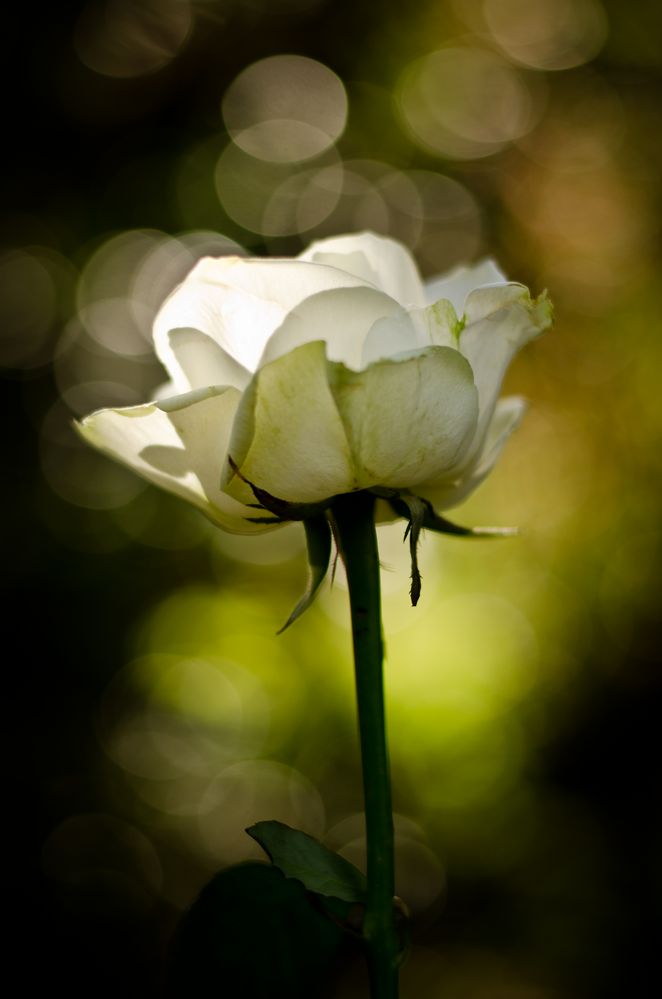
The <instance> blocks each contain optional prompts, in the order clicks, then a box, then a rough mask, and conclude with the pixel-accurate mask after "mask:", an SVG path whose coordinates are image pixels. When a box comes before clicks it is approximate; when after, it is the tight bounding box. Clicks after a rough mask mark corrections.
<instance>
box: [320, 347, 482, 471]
mask: <svg viewBox="0 0 662 999" xmlns="http://www.w3.org/2000/svg"><path fill="white" fill-rule="evenodd" d="M331 368H332V369H333V374H332V388H333V394H334V396H335V398H336V401H337V404H338V409H339V411H340V414H341V416H342V419H343V422H344V424H345V427H346V431H347V437H348V439H349V443H350V447H351V451H352V455H353V458H354V464H355V466H356V470H357V475H358V479H359V485H360V486H361V487H362V488H370V487H373V486H385V487H388V488H394V489H399V488H407V487H412V486H415V485H416V483H418V482H425V481H428V480H429V479H432V478H437V477H439V476H441V475H443V474H444V473H448V472H449V471H450V470H451V469H453V468H454V467H455V466H456V465H457V462H458V460H459V459H461V457H462V454H463V452H464V450H465V448H466V446H467V444H468V442H469V441H471V439H472V437H473V434H474V431H475V427H476V419H477V413H478V402H477V395H476V389H475V386H474V383H473V377H472V373H471V368H470V367H469V365H468V363H467V362H466V360H465V359H464V358H463V357H462V356H461V354H460V353H459V352H458V351H457V350H454V349H452V348H451V347H427V348H425V349H423V350H417V351H413V352H411V353H410V354H409V355H408V356H407V355H401V356H400V357H399V358H391V359H387V360H383V361H377V362H375V363H374V364H371V365H370V366H369V367H368V368H366V369H365V370H364V371H359V372H355V371H349V370H348V369H347V368H345V367H343V365H340V364H334V365H331Z"/></svg>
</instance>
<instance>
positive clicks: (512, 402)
mask: <svg viewBox="0 0 662 999" xmlns="http://www.w3.org/2000/svg"><path fill="white" fill-rule="evenodd" d="M525 412H526V401H525V400H524V399H522V398H521V397H519V396H506V397H505V398H504V399H499V401H498V403H497V405H496V408H495V410H494V416H493V417H492V420H491V422H490V425H489V427H488V430H487V434H486V437H485V446H484V449H483V452H482V454H481V455H480V458H479V460H478V462H477V464H476V465H475V467H474V468H473V470H471V471H468V472H467V473H466V474H464V475H462V476H461V477H460V478H459V479H457V480H456V481H455V482H448V481H446V482H443V481H440V482H436V483H435V482H429V483H427V482H426V483H423V484H422V485H420V486H419V487H418V489H417V493H418V494H419V495H420V496H422V497H423V498H424V499H427V500H430V502H431V503H432V505H433V507H434V508H435V510H449V509H451V507H454V506H457V505H458V503H461V502H462V501H463V500H465V499H466V498H467V496H469V495H470V493H472V492H473V491H474V489H477V488H478V486H479V485H480V484H481V482H482V481H483V479H485V478H486V477H487V475H488V474H489V473H490V472H491V471H492V468H493V467H494V465H495V464H496V461H497V459H498V458H499V455H500V454H501V452H502V450H503V448H504V445H505V444H506V441H507V440H508V438H509V437H510V435H511V434H512V432H513V431H514V430H516V429H517V427H518V426H519V424H520V423H521V421H522V418H523V416H524V414H525Z"/></svg>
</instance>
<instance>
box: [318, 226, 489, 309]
mask: <svg viewBox="0 0 662 999" xmlns="http://www.w3.org/2000/svg"><path fill="white" fill-rule="evenodd" d="M299 259H300V260H310V261H313V262H314V263H317V264H329V265H331V266H332V267H338V268H340V269H341V270H344V271H347V272H348V273H350V274H355V275H356V276H357V277H359V278H362V279H363V280H364V281H368V282H370V283H371V284H374V285H375V287H377V288H379V289H381V290H382V291H385V292H387V293H388V294H389V295H391V296H392V297H393V298H395V299H397V301H398V302H400V304H401V305H406V306H410V307H417V306H422V305H424V304H425V302H426V297H425V293H424V290H423V285H422V282H421V278H420V275H419V273H418V268H417V266H416V263H415V261H414V258H413V257H412V255H411V253H410V252H409V250H408V249H407V248H406V247H405V246H403V245H402V244H401V243H398V242H396V240H394V239H389V238H388V237H387V236H377V235H375V233H372V232H361V233H356V234H355V235H352V236H333V237H331V238H330V239H321V240H318V241H317V242H315V243H311V245H310V246H309V247H308V249H307V250H305V251H304V252H303V253H302V254H301V256H300V258H299ZM474 287H475V285H474Z"/></svg>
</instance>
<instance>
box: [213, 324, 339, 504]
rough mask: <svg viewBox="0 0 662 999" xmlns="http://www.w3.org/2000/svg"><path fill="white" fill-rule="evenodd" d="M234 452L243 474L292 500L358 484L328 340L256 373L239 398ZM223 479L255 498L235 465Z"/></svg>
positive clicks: (318, 497)
mask: <svg viewBox="0 0 662 999" xmlns="http://www.w3.org/2000/svg"><path fill="white" fill-rule="evenodd" d="M228 453H229V455H230V456H231V457H232V460H233V461H234V462H235V464H236V465H237V467H238V468H239V471H240V473H241V476H243V478H244V479H246V480H248V482H251V483H253V484H254V485H256V486H259V487H260V488H261V489H264V490H266V492H268V493H271V495H272V496H276V497H278V499H282V500H286V501H287V502H290V503H318V502H321V501H322V500H325V499H328V498H329V497H330V496H334V495H336V493H346V492H351V491H352V490H353V489H355V488H357V482H356V476H355V473H354V468H353V464H352V456H351V453H350V450H349V444H348V442H347V437H346V434H345V428H344V426H343V422H342V420H341V419H340V414H339V413H338V410H337V408H336V404H335V401H334V398H333V395H332V394H331V389H330V387H329V382H328V362H327V359H326V352H325V344H324V343H323V342H322V341H316V342H314V343H307V344H304V345H303V346H301V347H296V348H295V349H294V350H292V351H290V353H289V354H285V355H284V356H283V357H279V358H278V359H277V360H275V361H272V362H271V363H270V364H266V365H265V366H264V367H263V368H261V369H260V370H259V371H258V372H257V374H256V375H255V377H254V378H253V380H252V381H251V384H250V385H249V387H248V388H247V389H246V392H245V393H244V395H243V397H242V399H241V404H240V406H239V409H238V411H237V416H236V419H235V423H234V428H233V431H232V439H231V441H230V447H229V452H228ZM223 481H224V483H227V485H226V488H227V490H228V491H229V492H231V494H232V495H233V496H237V497H238V498H239V499H242V500H243V501H244V502H248V503H250V502H253V496H252V493H251V490H250V488H249V486H247V484H246V483H245V482H242V481H241V478H240V477H239V476H236V475H234V474H233V472H232V469H231V468H230V466H229V464H228V465H226V468H225V472H224V478H223Z"/></svg>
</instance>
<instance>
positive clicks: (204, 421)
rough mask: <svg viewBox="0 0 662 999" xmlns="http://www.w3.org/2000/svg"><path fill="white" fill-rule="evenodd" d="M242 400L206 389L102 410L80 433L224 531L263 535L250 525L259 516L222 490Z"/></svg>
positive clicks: (86, 421) (228, 390)
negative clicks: (232, 429)
mask: <svg viewBox="0 0 662 999" xmlns="http://www.w3.org/2000/svg"><path fill="white" fill-rule="evenodd" d="M239 399H240V393H239V392H238V391H237V389H233V388H226V389H205V390H201V391H199V392H193V393H190V394H189V395H185V396H179V397H176V398H174V399H170V400H168V401H165V402H160V403H147V404H146V405H143V406H133V407H131V408H127V409H102V410H99V411H98V412H96V413H92V415H91V416H88V417H86V419H84V420H83V421H82V422H81V423H80V424H77V429H78V431H79V432H80V434H81V435H82V436H83V437H84V438H85V439H86V440H87V441H89V442H90V443H91V444H93V445H94V446H95V447H97V448H99V450H101V451H104V452H105V453H106V454H108V455H110V457H112V458H115V459H116V460H117V461H119V462H121V463H122V464H124V465H128V466H129V468H132V469H133V470H134V471H135V472H137V473H138V474H139V475H141V476H142V477H143V478H144V479H147V480H148V481H149V482H153V483H154V484H155V485H157V486H161V487H162V488H163V489H166V490H167V491H168V492H171V493H175V494H176V495H177V496H181V497H182V498H183V499H186V500H189V502H191V503H193V504H195V506H197V507H199V508H200V509H201V510H202V511H203V513H205V514H206V515H207V516H208V517H209V518H210V519H211V520H213V521H215V522H216V523H218V524H220V525H221V527H224V528H225V529H226V530H228V531H233V532H236V533H241V534H251V533H255V532H256V531H260V530H265V526H264V525H256V524H251V523H250V522H249V521H248V520H247V519H246V518H247V517H253V516H255V511H254V510H250V509H248V508H247V507H245V506H243V504H241V503H238V502H237V501H236V500H234V499H232V498H231V497H230V496H227V495H226V494H225V493H223V492H221V489H220V477H221V468H222V465H223V460H224V458H225V453H226V448H227V443H228V439H229V436H230V430H231V427H232V421H233V419H234V415H235V413H236V410H237V405H238V403H239Z"/></svg>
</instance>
